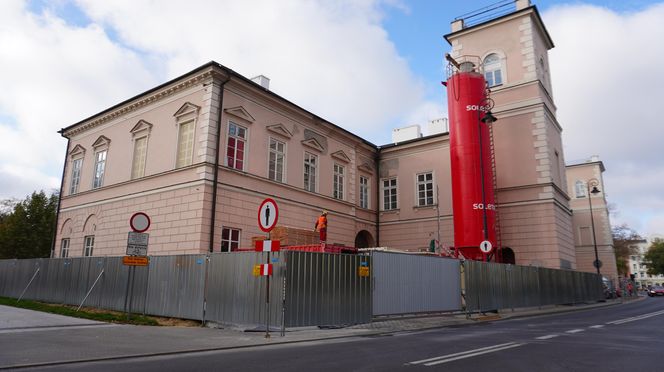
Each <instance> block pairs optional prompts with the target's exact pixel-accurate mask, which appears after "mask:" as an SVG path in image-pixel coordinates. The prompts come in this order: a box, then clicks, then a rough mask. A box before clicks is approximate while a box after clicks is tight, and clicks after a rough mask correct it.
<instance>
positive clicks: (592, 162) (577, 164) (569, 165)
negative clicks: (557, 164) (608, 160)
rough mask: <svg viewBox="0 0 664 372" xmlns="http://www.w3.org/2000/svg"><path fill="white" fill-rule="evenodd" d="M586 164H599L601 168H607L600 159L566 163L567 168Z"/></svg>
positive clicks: (602, 169) (603, 169)
mask: <svg viewBox="0 0 664 372" xmlns="http://www.w3.org/2000/svg"><path fill="white" fill-rule="evenodd" d="M584 165H599V169H600V170H601V171H602V172H604V171H605V170H606V168H604V163H603V162H602V161H601V160H598V161H584V162H581V163H575V164H565V168H572V167H580V166H584Z"/></svg>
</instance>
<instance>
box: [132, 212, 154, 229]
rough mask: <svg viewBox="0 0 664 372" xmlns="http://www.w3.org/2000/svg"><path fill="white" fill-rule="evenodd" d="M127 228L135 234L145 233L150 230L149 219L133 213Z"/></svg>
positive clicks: (145, 215)
mask: <svg viewBox="0 0 664 372" xmlns="http://www.w3.org/2000/svg"><path fill="white" fill-rule="evenodd" d="M129 226H130V227H131V229H132V230H134V231H135V232H139V233H142V232H145V231H146V230H147V229H149V228H150V217H148V215H147V214H145V213H143V212H137V213H134V214H133V215H132V216H131V218H130V219H129Z"/></svg>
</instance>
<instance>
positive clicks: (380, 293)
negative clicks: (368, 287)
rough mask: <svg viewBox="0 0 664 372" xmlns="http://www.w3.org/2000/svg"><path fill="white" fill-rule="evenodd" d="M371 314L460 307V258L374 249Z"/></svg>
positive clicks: (422, 311) (430, 310)
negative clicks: (376, 250)
mask: <svg viewBox="0 0 664 372" xmlns="http://www.w3.org/2000/svg"><path fill="white" fill-rule="evenodd" d="M372 259H373V270H372V273H373V315H375V316H378V315H391V314H408V313H425V312H444V311H454V310H460V309H461V283H460V281H461V276H460V265H459V261H458V260H455V259H449V258H442V257H437V256H421V255H412V254H403V253H388V252H373V253H372Z"/></svg>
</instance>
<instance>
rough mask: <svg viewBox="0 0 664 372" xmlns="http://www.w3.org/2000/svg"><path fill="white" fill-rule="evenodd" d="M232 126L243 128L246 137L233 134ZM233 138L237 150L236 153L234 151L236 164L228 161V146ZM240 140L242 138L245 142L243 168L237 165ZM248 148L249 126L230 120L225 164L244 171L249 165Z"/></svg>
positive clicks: (227, 131) (225, 148)
mask: <svg viewBox="0 0 664 372" xmlns="http://www.w3.org/2000/svg"><path fill="white" fill-rule="evenodd" d="M232 127H237V128H241V129H243V130H244V137H240V136H238V135H237V134H231V128H232ZM231 138H233V140H234V141H235V143H236V144H235V150H234V153H233V159H234V160H233V161H234V164H229V162H228V146H229V145H230V141H231ZM239 140H241V141H242V142H243V143H244V149H243V150H242V152H243V154H242V167H241V168H237V167H236V164H237V141H239ZM248 149H249V128H247V127H245V126H242V125H240V124H238V123H236V122H234V121H231V120H229V121H228V128H227V130H226V147H224V164H225V165H226V166H227V167H229V168H233V169H237V170H240V171H244V170H245V169H246V165H247V156H248V154H249V151H248Z"/></svg>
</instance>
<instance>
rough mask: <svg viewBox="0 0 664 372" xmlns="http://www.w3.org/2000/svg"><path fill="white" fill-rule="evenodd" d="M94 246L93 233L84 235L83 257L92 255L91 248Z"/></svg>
mask: <svg viewBox="0 0 664 372" xmlns="http://www.w3.org/2000/svg"><path fill="white" fill-rule="evenodd" d="M94 247H95V236H94V235H88V236H86V237H85V241H84V243H83V256H85V257H90V256H92V250H93V249H94Z"/></svg>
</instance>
